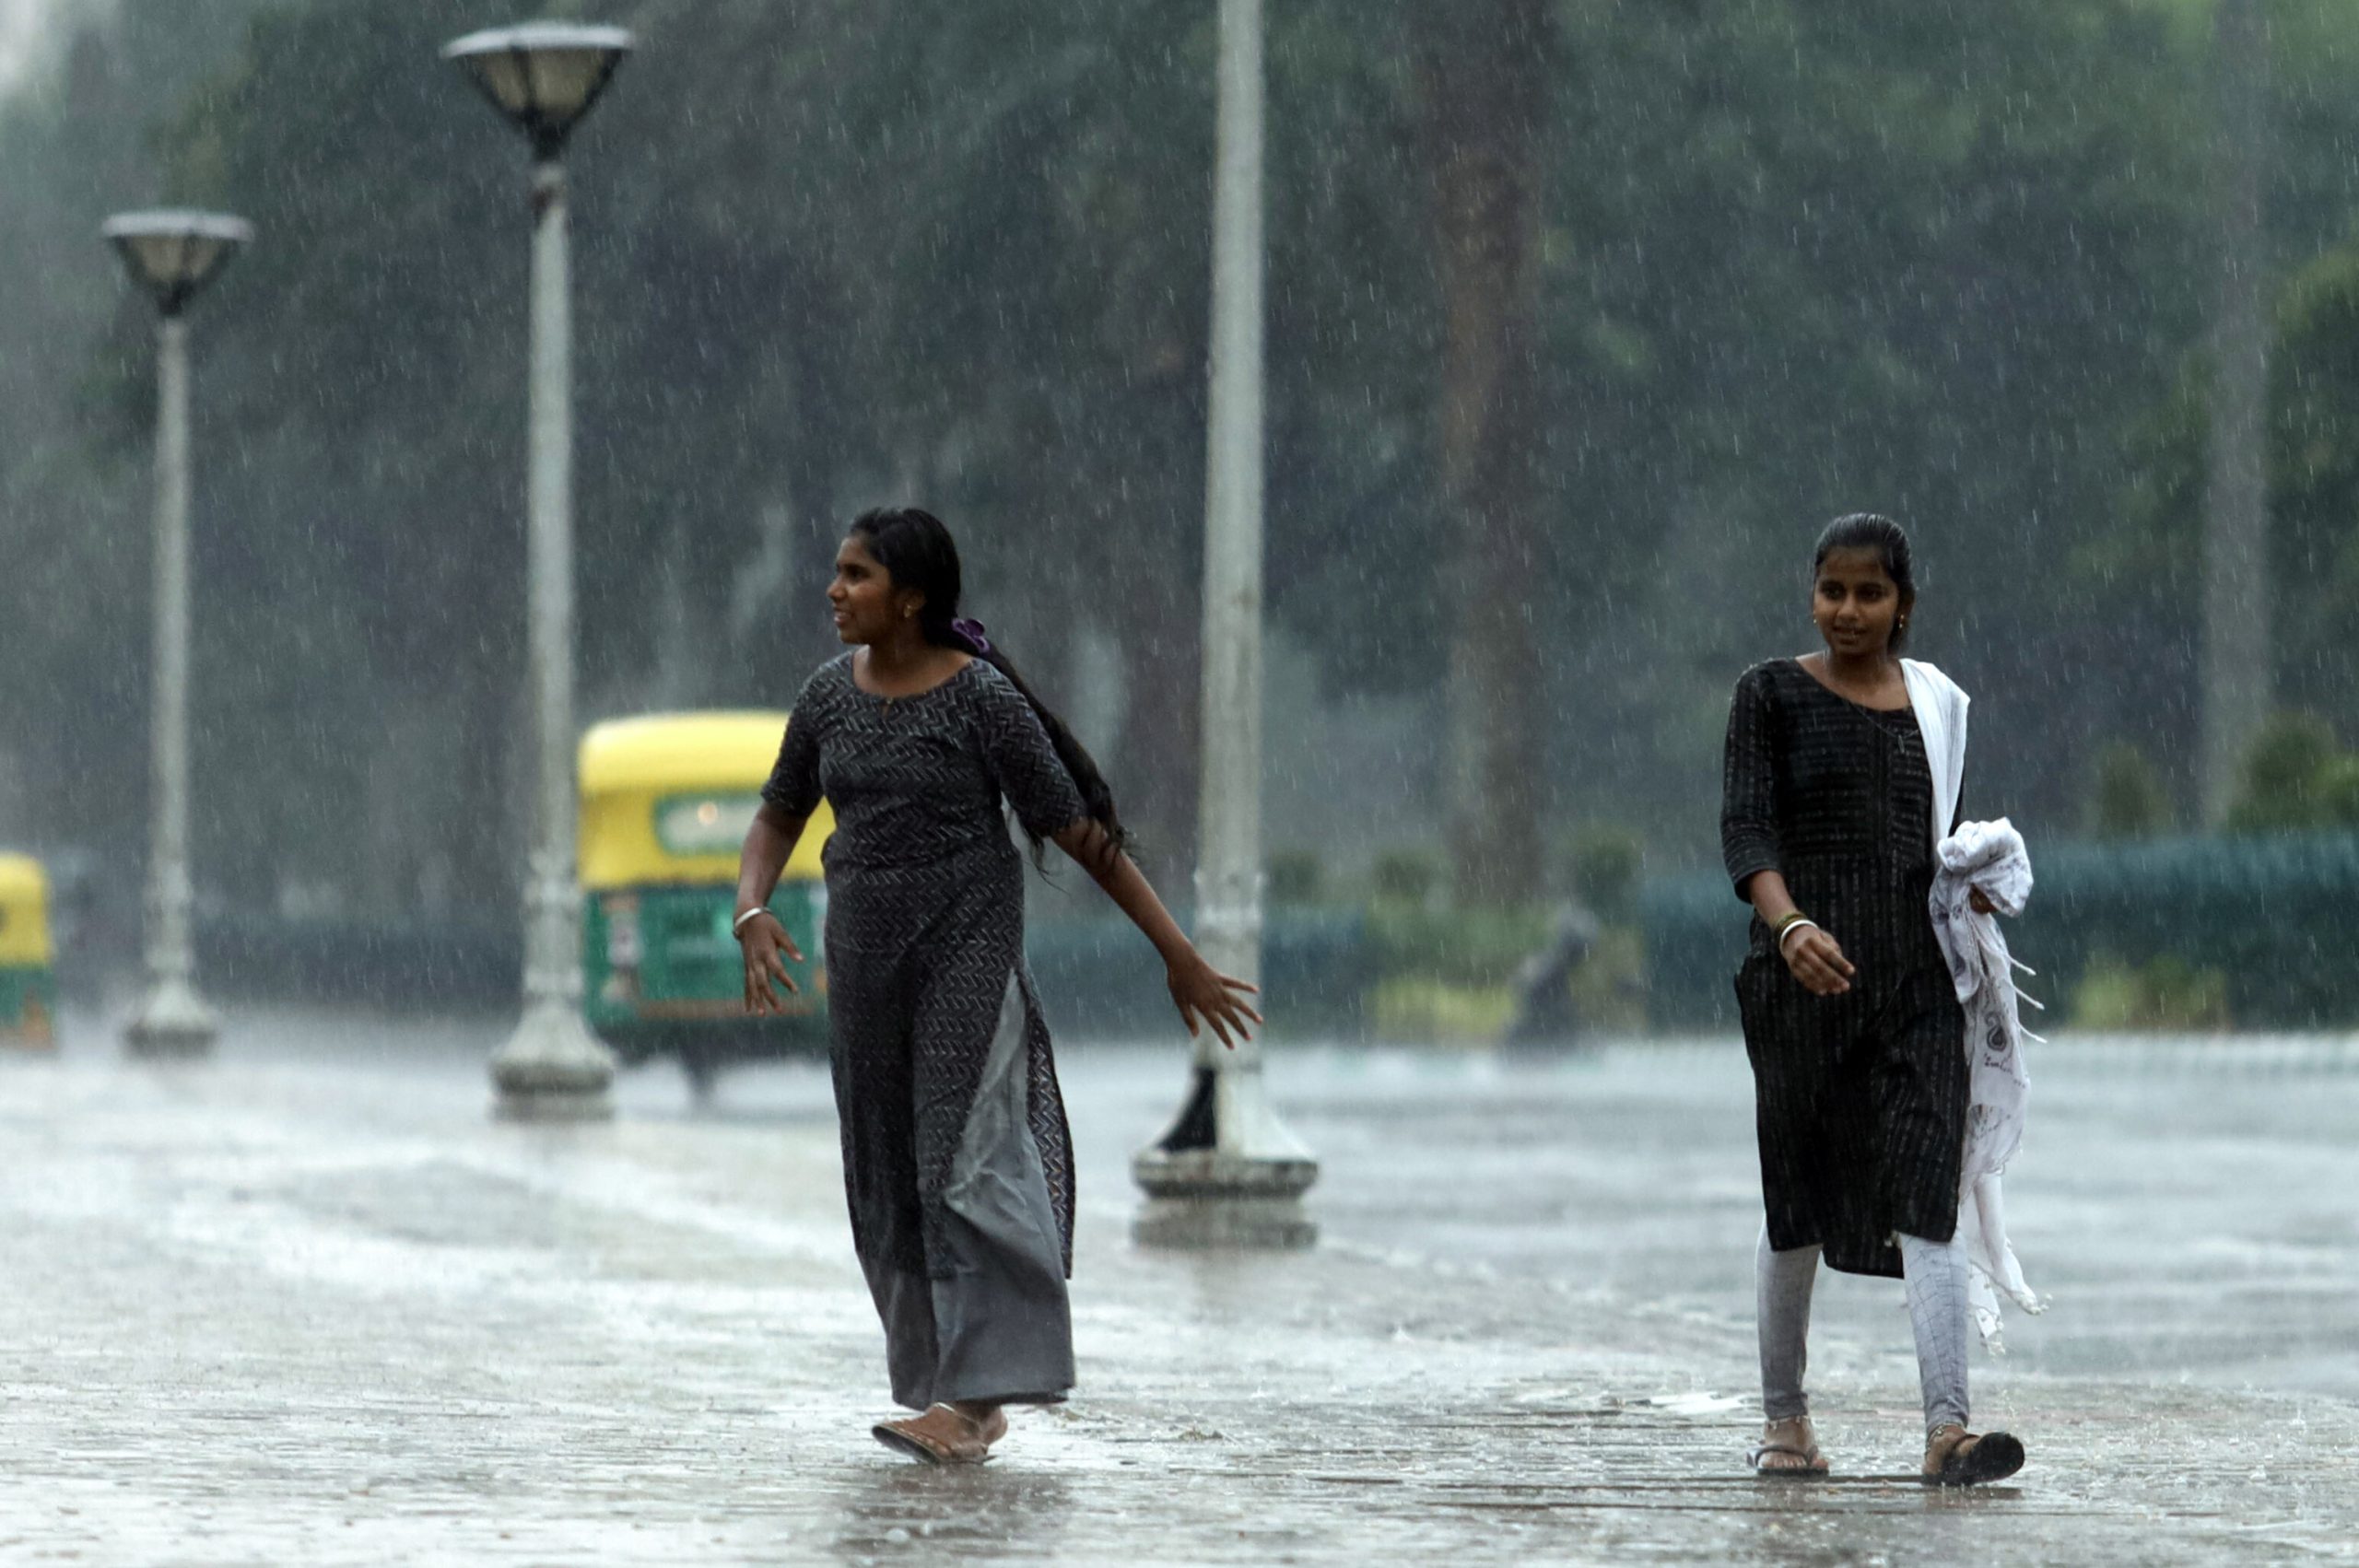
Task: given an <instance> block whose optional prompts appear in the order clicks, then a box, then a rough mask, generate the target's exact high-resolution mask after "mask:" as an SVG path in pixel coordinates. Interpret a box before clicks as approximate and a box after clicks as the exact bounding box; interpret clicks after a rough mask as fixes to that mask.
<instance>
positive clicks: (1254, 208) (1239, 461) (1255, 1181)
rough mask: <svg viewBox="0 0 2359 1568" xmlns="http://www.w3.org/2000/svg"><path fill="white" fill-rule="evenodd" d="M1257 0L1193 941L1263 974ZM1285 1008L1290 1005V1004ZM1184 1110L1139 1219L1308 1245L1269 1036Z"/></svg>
mask: <svg viewBox="0 0 2359 1568" xmlns="http://www.w3.org/2000/svg"><path fill="white" fill-rule="evenodd" d="M1219 114H1220V129H1219V151H1218V156H1217V160H1216V163H1217V166H1216V170H1215V177H1214V189H1213V320H1212V406H1211V411H1210V430H1209V433H1208V436H1207V439H1206V451H1205V460H1206V472H1205V483H1204V672H1203V674H1204V689H1203V720H1202V723H1203V790H1202V793H1201V796H1200V802H1199V808H1198V810H1199V816H1198V825H1197V849H1196V854H1197V868H1196V944H1197V946H1198V947H1199V948H1201V949H1202V950H1203V954H1204V956H1205V958H1206V959H1208V960H1210V961H1211V963H1212V965H1214V967H1215V968H1217V969H1219V970H1220V971H1221V972H1222V973H1224V974H1229V975H1236V976H1239V977H1244V978H1246V979H1250V980H1255V981H1258V980H1259V979H1260V978H1261V970H1262V335H1263V334H1262V0H1220V100H1219ZM1275 1005H1278V1006H1284V1005H1285V999H1284V998H1279V999H1276V1002H1275ZM1190 1080H1191V1081H1190V1086H1189V1092H1188V1099H1187V1103H1186V1104H1185V1105H1184V1106H1181V1108H1180V1116H1179V1118H1178V1119H1177V1120H1176V1121H1174V1122H1173V1123H1172V1125H1171V1129H1170V1130H1169V1131H1168V1132H1166V1133H1165V1134H1164V1135H1163V1137H1162V1138H1161V1139H1159V1140H1158V1141H1156V1143H1155V1145H1154V1146H1153V1147H1151V1148H1148V1149H1144V1150H1142V1151H1141V1152H1140V1153H1139V1154H1138V1156H1137V1158H1136V1159H1135V1160H1133V1162H1132V1167H1131V1168H1132V1173H1133V1176H1136V1177H1137V1179H1138V1183H1139V1185H1140V1186H1141V1187H1142V1188H1145V1189H1146V1194H1147V1202H1146V1206H1145V1208H1144V1210H1142V1211H1141V1212H1140V1214H1139V1217H1138V1220H1137V1223H1136V1224H1135V1225H1134V1226H1133V1235H1135V1236H1136V1237H1137V1239H1138V1240H1139V1241H1141V1242H1143V1243H1145V1244H1147V1245H1150V1246H1308V1245H1309V1244H1310V1243H1311V1242H1313V1241H1315V1240H1316V1239H1317V1238H1318V1234H1319V1233H1318V1228H1317V1226H1316V1225H1315V1224H1314V1223H1312V1222H1311V1220H1310V1218H1309V1215H1307V1214H1306V1213H1304V1212H1303V1208H1302V1195H1303V1194H1304V1193H1305V1192H1307V1191H1309V1188H1310V1184H1311V1183H1312V1182H1314V1181H1316V1180H1317V1179H1318V1178H1319V1163H1318V1162H1317V1161H1316V1160H1314V1159H1313V1158H1311V1155H1310V1152H1309V1150H1308V1149H1306V1148H1304V1147H1303V1146H1302V1144H1301V1143H1300V1142H1299V1141H1297V1139H1296V1138H1295V1136H1294V1135H1293V1134H1292V1133H1291V1132H1289V1131H1287V1130H1286V1129H1285V1126H1284V1125H1283V1124H1281V1123H1280V1122H1279V1120H1278V1117H1277V1113H1276V1112H1275V1111H1273V1109H1272V1108H1271V1106H1270V1102H1269V1097H1268V1093H1267V1090H1266V1089H1265V1087H1264V1085H1263V1083H1262V1047H1261V1045H1260V1043H1259V1042H1258V1041H1239V1042H1238V1046H1237V1048H1236V1049H1235V1050H1234V1051H1231V1050H1229V1049H1227V1048H1226V1047H1224V1046H1222V1045H1221V1043H1220V1041H1219V1040H1218V1039H1216V1038H1215V1036H1213V1034H1212V1032H1211V1031H1210V1030H1209V1029H1208V1030H1205V1031H1203V1034H1201V1035H1200V1036H1198V1037H1197V1040H1196V1047H1195V1053H1194V1058H1193V1060H1192V1062H1191V1068H1190Z"/></svg>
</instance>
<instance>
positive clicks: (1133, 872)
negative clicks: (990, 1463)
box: [736, 509, 1260, 1461]
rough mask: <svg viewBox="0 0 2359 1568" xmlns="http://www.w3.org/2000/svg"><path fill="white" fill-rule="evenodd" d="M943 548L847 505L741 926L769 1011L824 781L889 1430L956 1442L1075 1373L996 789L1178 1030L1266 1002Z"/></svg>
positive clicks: (1044, 1096) (1043, 1062)
mask: <svg viewBox="0 0 2359 1568" xmlns="http://www.w3.org/2000/svg"><path fill="white" fill-rule="evenodd" d="M959 578H960V572H959V566H958V557H957V547H956V546H955V545H954V544H952V542H951V539H950V533H949V531H948V530H947V529H946V528H945V527H944V526H943V525H942V523H941V521H939V520H938V519H935V518H933V516H931V515H930V514H928V513H925V512H921V511H918V510H916V509H898V510H892V511H875V512H868V513H863V515H862V516H861V517H860V518H859V519H857V520H855V521H854V522H853V524H852V527H851V534H850V536H849V537H848V538H846V540H845V541H844V544H843V546H842V548H841V549H840V550H839V552H838V554H837V558H836V578H835V581H834V583H833V584H832V585H831V586H830V588H829V590H828V600H829V603H830V604H831V606H832V608H833V612H834V615H835V620H836V625H837V629H838V632H839V635H840V636H841V637H842V638H843V639H844V640H845V641H846V642H850V643H853V644H855V645H857V646H856V649H855V651H854V652H851V653H847V654H844V655H842V656H840V657H839V658H837V659H834V660H832V661H829V662H828V663H827V664H825V665H823V666H821V668H820V669H819V671H818V672H817V673H816V674H814V675H813V676H812V677H811V678H810V680H809V681H808V682H807V683H805V685H804V688H803V693H802V695H801V696H799V697H798V698H796V700H795V704H794V709H793V713H792V718H791V719H790V720H789V722H788V725H787V729H786V734H785V737H784V739H783V741H782V742H781V743H780V750H779V758H778V765H777V767H776V768H775V769H774V770H773V772H772V775H771V778H770V779H769V784H768V785H767V786H766V787H765V788H764V789H763V791H762V805H761V808H760V810H759V812H758V813H757V815H756V818H755V822H754V825H753V826H752V828H751V829H749V830H748V832H747V834H746V837H745V851H744V854H743V856H742V858H741V862H740V867H739V873H738V890H737V907H738V910H739V913H738V916H737V920H736V927H737V933H738V937H739V940H740V941H741V942H743V943H744V945H745V1000H746V1005H747V1007H748V1008H749V1009H751V1010H753V1011H756V1012H764V1011H769V1010H771V1009H773V1008H775V1007H776V1006H777V1005H778V998H777V995H776V992H775V991H774V990H773V989H772V988H773V987H774V986H777V985H785V986H787V987H789V988H791V987H792V984H793V982H792V979H791V978H789V977H788V973H787V969H786V965H785V963H784V959H785V958H787V957H800V954H796V953H795V952H794V949H793V944H792V941H791V940H789V939H788V938H787V935H786V932H785V930H784V929H783V928H782V927H780V925H779V924H778V923H777V921H776V920H775V919H770V918H769V914H768V904H769V895H770V892H771V890H772V888H773V887H775V886H776V884H777V881H778V875H779V872H780V868H781V867H783V866H784V865H785V863H786V860H787V858H788V856H789V855H790V854H791V853H792V849H793V848H794V842H795V840H796V839H797V838H798V837H801V835H802V832H803V827H804V823H805V822H806V821H807V820H808V819H809V817H810V815H811V813H812V812H813V810H814V809H815V808H816V806H817V805H818V803H819V802H820V800H821V798H822V797H824V798H826V799H827V801H828V802H830V803H831V804H832V805H833V807H834V810H835V816H836V828H835V832H834V834H833V835H832V836H831V837H829V839H828V841H827V849H826V851H825V855H824V860H825V862H826V867H827V922H826V929H825V932H824V937H825V941H826V944H827V945H826V952H827V982H828V1018H829V1035H830V1041H829V1044H830V1052H829V1055H830V1062H831V1065H832V1068H833V1071H834V1078H835V1090H836V1107H837V1114H838V1116H839V1117H840V1119H841V1123H842V1135H843V1166H844V1189H845V1196H846V1199H847V1200H848V1202H849V1204H850V1207H851V1229H852V1245H853V1247H854V1249H855V1250H856V1251H857V1252H858V1254H859V1257H860V1260H861V1266H862V1268H863V1271H864V1272H865V1273H866V1275H867V1277H868V1283H869V1289H870V1293H871V1294H872V1295H873V1296H874V1300H875V1303H876V1310H877V1314H878V1316H880V1317H881V1318H882V1319H883V1322H884V1327H885V1340H886V1371H887V1374H888V1375H889V1378H890V1381H891V1385H892V1391H893V1398H894V1399H895V1400H896V1401H897V1402H898V1403H900V1404H903V1405H906V1406H908V1407H909V1408H910V1409H912V1410H918V1411H920V1412H921V1413H920V1414H919V1415H918V1416H916V1417H914V1418H910V1419H906V1420H901V1421H894V1422H883V1423H880V1424H879V1425H877V1426H876V1427H875V1428H874V1432H875V1434H876V1436H877V1437H878V1438H879V1439H880V1440H881V1441H883V1442H885V1443H886V1444H887V1445H890V1446H893V1447H895V1448H898V1449H899V1450H901V1451H903V1452H906V1453H908V1454H910V1455H911V1456H912V1457H918V1458H921V1459H928V1460H933V1461H943V1460H973V1459H980V1458H981V1457H984V1455H985V1452H986V1451H987V1450H988V1449H989V1447H990V1445H992V1443H993V1442H995V1441H997V1440H998V1438H999V1437H1000V1436H1002V1435H1003V1433H1005V1432H1006V1430H1007V1423H1006V1418H1005V1416H1004V1414H1003V1410H1002V1407H1003V1406H1006V1405H1011V1404H1040V1403H1047V1402H1051V1401H1055V1400H1059V1399H1062V1398H1064V1397H1065V1394H1066V1391H1067V1390H1068V1389H1069V1388H1070V1387H1072V1385H1073V1382H1074V1361H1073V1331H1072V1324H1071V1318H1070V1314H1069V1312H1068V1309H1067V1305H1066V1296H1065V1280H1066V1276H1067V1275H1068V1273H1069V1272H1070V1271H1071V1267H1072V1258H1073V1212H1074V1183H1073V1154H1072V1146H1071V1141H1070V1139H1069V1138H1068V1136H1067V1133H1066V1128H1065V1116H1064V1106H1063V1102H1062V1099H1061V1098H1060V1097H1059V1094H1058V1092H1057V1077H1056V1068H1055V1064H1054V1061H1053V1059H1052V1058H1051V1056H1050V1042H1049V1031H1048V1026H1047V1024H1045V1023H1044V1022H1043V1021H1042V1019H1041V1015H1040V1007H1039V1000H1038V998H1037V997H1036V996H1035V995H1034V992H1033V989H1032V980H1031V976H1030V975H1029V973H1028V972H1027V969H1026V967H1025V964H1024V877H1023V863H1022V860H1021V858H1020V857H1019V856H1018V854H1017V852H1016V849H1015V845H1014V844H1013V843H1012V842H1011V841H1010V838H1009V834H1008V829H1007V825H1006V822H1005V820H1004V818H1003V815H1002V802H1005V803H1006V805H1007V807H1009V808H1011V809H1012V810H1013V811H1014V813H1015V820H1016V823H1017V825H1019V826H1021V827H1022V829H1023V830H1024V832H1025V833H1026V835H1027V837H1030V838H1031V840H1032V841H1033V843H1034V845H1035V846H1036V847H1037V846H1039V845H1040V844H1042V843H1043V842H1045V841H1048V840H1054V841H1055V842H1056V843H1057V844H1058V846H1059V847H1060V848H1063V849H1065V850H1066V851H1067V852H1068V853H1070V854H1071V855H1073V856H1074V859H1075V860H1077V861H1079V862H1080V863H1081V864H1082V865H1083V866H1084V867H1085V868H1086V870H1087V871H1088V872H1089V873H1090V875H1091V876H1092V877H1094V878H1095V879H1096V880H1097V883H1098V884H1099V885H1100V886H1102V887H1103V888H1105V890H1106V891H1107V893H1108V895H1109V896H1111V897H1112V898H1113V899H1114V901H1115V902H1116V903H1117V904H1118V905H1120V906H1121V908H1122V910H1123V912H1124V913H1125V914H1127V915H1129V916H1130V917H1131V919H1133V921H1134V922H1135V923H1136V924H1137V925H1138V927H1139V929H1140V930H1142V931H1144V932H1145V933H1146V935H1147V937H1148V939H1149V940H1150V941H1152V942H1154V943H1155V945H1156V950H1157V952H1158V953H1160V954H1162V955H1163V957H1164V960H1165V963H1166V965H1167V968H1168V976H1167V978H1168V984H1169V987H1170V990H1171V995H1172V1000H1173V1001H1174V1002H1175V1003H1176V1004H1177V1005H1178V1007H1179V1009H1180V1016H1181V1018H1182V1020H1183V1021H1184V1022H1185V1023H1186V1024H1187V1025H1188V1029H1189V1032H1190V1033H1191V1034H1193V1033H1194V1032H1195V1030H1196V1028H1197V1026H1198V1025H1199V1024H1200V1023H1201V1024H1203V1025H1206V1026H1209V1027H1210V1028H1212V1029H1213V1030H1214V1032H1215V1034H1216V1035H1218V1036H1220V1037H1221V1039H1222V1040H1223V1041H1224V1042H1226V1041H1227V1040H1228V1039H1229V1037H1230V1032H1231V1031H1236V1032H1237V1033H1239V1034H1241V1033H1243V1032H1244V1029H1245V1027H1246V1025H1247V1024H1249V1023H1259V1022H1260V1018H1259V1015H1258V1014H1256V1013H1255V1012H1253V1011H1252V1009H1251V1008H1250V1007H1249V1006H1247V1005H1246V1004H1245V1002H1244V1001H1243V1000H1242V999H1241V997H1240V996H1239V995H1238V993H1240V992H1244V991H1250V990H1251V989H1253V988H1252V987H1250V986H1248V985H1246V984H1244V983H1243V982H1241V981H1238V980H1233V979H1230V978H1228V977H1226V976H1223V975H1219V974H1217V973H1215V971H1214V970H1213V968H1212V967H1211V965H1207V964H1206V963H1205V962H1204V960H1203V957H1202V956H1201V955H1199V954H1197V952H1196V950H1195V948H1194V947H1193V946H1192V945H1191V944H1190V943H1189V942H1188V940H1187V938H1186V937H1185V936H1183V935H1181V934H1180V930H1179V928H1178V927H1177V926H1176V925H1174V924H1173V923H1172V920H1171V918H1170V916H1169V915H1168V913H1167V912H1166V911H1165V909H1164V907H1163V906H1162V904H1161V902H1160V901H1159V900H1158V899H1157V898H1156V895H1155V891H1154V889H1153V888H1151V887H1149V886H1148V885H1147V883H1146V880H1145V879H1144V877H1143V876H1141V875H1140V874H1139V871H1138V868H1137V867H1136V866H1135V865H1133V863H1132V862H1131V860H1130V858H1129V857H1128V856H1127V855H1126V854H1125V853H1124V852H1123V844H1124V842H1125V835H1124V834H1123V831H1122V828H1121V823H1120V821H1119V819H1118V818H1117V817H1116V815H1115V813H1114V808H1113V802H1112V797H1111V795H1110V793H1109V790H1107V787H1106V782H1105V779H1104V778H1103V777H1102V776H1100V774H1099V773H1098V770H1097V764H1096V763H1095V762H1093V761H1092V760H1091V759H1090V757H1089V755H1088V753H1087V752H1086V751H1085V750H1084V749H1083V748H1082V746H1081V745H1080V743H1079V742H1077V741H1076V740H1074V737H1073V735H1072V734H1071V732H1070V731H1067V730H1066V729H1065V728H1064V726H1063V724H1062V722H1061V721H1059V720H1057V718H1056V716H1055V715H1054V714H1053V713H1051V712H1050V711H1049V710H1048V709H1047V708H1044V707H1042V706H1041V704H1040V703H1039V700H1038V699H1037V698H1036V697H1035V696H1033V695H1032V693H1031V692H1030V690H1029V688H1028V687H1027V686H1026V685H1025V684H1024V682H1023V680H1022V678H1021V677H1020V676H1019V675H1018V674H1017V673H1015V669H1014V667H1013V666H1012V665H1010V664H1009V663H1008V661H1007V660H1006V657H1005V655H1004V654H1003V653H1002V652H1001V651H1000V650H999V649H995V648H993V647H992V644H991V642H990V639H989V638H986V637H985V636H984V635H983V633H982V628H981V627H980V626H977V625H975V624H974V623H973V622H971V621H961V620H957V619H956V616H957V607H958V596H959Z"/></svg>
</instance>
